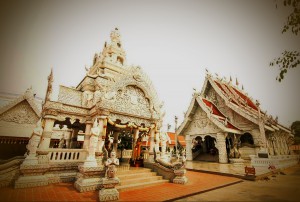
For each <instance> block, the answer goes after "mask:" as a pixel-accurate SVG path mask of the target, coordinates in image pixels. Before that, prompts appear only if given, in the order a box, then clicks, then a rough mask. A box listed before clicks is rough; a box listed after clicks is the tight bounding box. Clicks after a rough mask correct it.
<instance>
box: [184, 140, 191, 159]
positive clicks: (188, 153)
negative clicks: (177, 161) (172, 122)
mask: <svg viewBox="0 0 300 202" xmlns="http://www.w3.org/2000/svg"><path fill="white" fill-rule="evenodd" d="M185 142H186V159H187V160H189V161H192V160H193V152H192V139H191V136H190V135H186V136H185Z"/></svg>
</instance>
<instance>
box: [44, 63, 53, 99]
mask: <svg viewBox="0 0 300 202" xmlns="http://www.w3.org/2000/svg"><path fill="white" fill-rule="evenodd" d="M52 83H53V68H51V72H50V74H49V76H48V87H47V91H46V97H45V102H46V101H50V99H51V95H52Z"/></svg>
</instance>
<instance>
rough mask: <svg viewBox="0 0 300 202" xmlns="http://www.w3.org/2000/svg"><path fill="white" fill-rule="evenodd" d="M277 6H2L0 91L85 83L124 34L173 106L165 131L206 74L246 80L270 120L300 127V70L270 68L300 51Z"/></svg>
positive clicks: (267, 1) (132, 56)
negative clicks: (115, 33)
mask: <svg viewBox="0 0 300 202" xmlns="http://www.w3.org/2000/svg"><path fill="white" fill-rule="evenodd" d="M275 3H276V2H275V1H274V0H264V1H260V0H251V1H250V0H248V1H246V0H236V1H230V0H226V1H225V0H219V1H217V0H212V1H209V0H203V1H201V0H198V1H183V0H182V1H177V0H172V1H171V0H169V1H168V0H167V1H114V0H110V1H76V0H73V1H66V0H65V1H63V0H62V1H42V0H41V1H32V0H27V1H22V0H21V1H14V0H13V1H11V0H10V1H1V3H0V27H1V32H0V44H1V46H0V92H9V93H23V92H24V91H25V90H26V89H27V88H29V87H30V86H32V88H33V90H34V92H35V93H36V94H37V96H38V97H42V98H44V96H45V92H46V88H47V76H48V75H49V73H50V69H51V67H53V72H54V83H53V88H54V89H53V91H54V92H53V99H54V100H57V97H58V90H59V85H65V86H77V84H78V83H79V82H80V81H81V80H82V79H83V77H84V76H85V73H86V72H85V68H84V67H85V65H87V66H91V65H92V60H93V56H94V54H95V53H96V52H97V53H99V52H100V51H102V48H103V45H104V43H105V41H109V40H110V38H109V35H110V32H111V31H112V30H113V29H114V28H115V27H118V28H119V30H120V33H121V37H122V43H123V48H124V49H125V51H126V53H127V63H128V64H129V65H130V64H133V65H139V66H141V67H142V69H143V70H144V72H146V73H147V74H148V75H149V77H150V79H151V80H152V82H153V84H154V86H155V88H156V91H157V93H158V95H159V98H160V100H162V101H164V110H165V111H166V116H165V118H164V122H163V123H164V126H166V125H167V124H171V125H172V128H171V130H174V125H175V124H174V116H178V125H179V124H180V123H181V122H182V121H183V118H184V112H185V111H186V110H187V108H188V106H189V104H190V101H191V99H192V94H193V92H194V91H193V88H195V89H196V90H197V91H201V88H202V85H203V82H204V79H205V68H206V69H208V70H209V71H210V72H211V73H212V74H213V75H214V73H217V74H218V75H219V76H220V77H223V76H225V77H227V78H229V76H232V78H233V80H235V78H236V77H237V78H238V81H239V83H240V87H241V85H243V86H244V89H245V91H246V92H247V93H248V94H249V95H250V96H251V97H252V98H253V99H254V100H255V99H258V100H259V101H260V103H261V108H262V109H263V110H264V111H265V110H267V113H268V114H270V115H273V116H274V117H275V116H278V117H279V122H280V123H282V124H284V125H286V126H290V125H291V123H292V122H294V121H296V120H300V107H299V103H300V95H299V89H298V88H299V86H300V85H299V84H300V81H299V76H300V67H299V68H296V69H292V70H289V72H288V74H287V75H286V77H285V79H284V80H283V82H281V83H279V82H278V81H276V80H275V78H276V76H277V75H278V73H279V69H278V68H275V67H270V66H269V63H270V62H271V61H272V60H273V59H274V58H276V57H278V56H279V55H280V54H281V52H283V51H284V50H297V51H300V37H299V36H294V35H293V34H291V33H290V32H288V33H285V34H282V33H281V30H282V27H283V25H284V23H285V21H286V18H287V16H288V14H289V12H290V10H289V9H288V8H285V7H283V6H279V7H278V8H277V9H276V7H275Z"/></svg>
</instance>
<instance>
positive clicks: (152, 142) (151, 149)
mask: <svg viewBox="0 0 300 202" xmlns="http://www.w3.org/2000/svg"><path fill="white" fill-rule="evenodd" d="M155 130H156V128H152V129H151V130H150V149H149V152H150V153H151V152H153V148H154V144H155V143H154V136H155Z"/></svg>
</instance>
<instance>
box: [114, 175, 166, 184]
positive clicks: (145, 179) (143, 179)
mask: <svg viewBox="0 0 300 202" xmlns="http://www.w3.org/2000/svg"><path fill="white" fill-rule="evenodd" d="M119 179H120V178H119ZM162 179H163V177H162V176H159V175H154V176H144V177H139V178H131V179H126V180H124V179H120V181H121V182H120V185H121V186H122V185H129V184H138V183H144V182H153V181H157V180H162Z"/></svg>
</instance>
